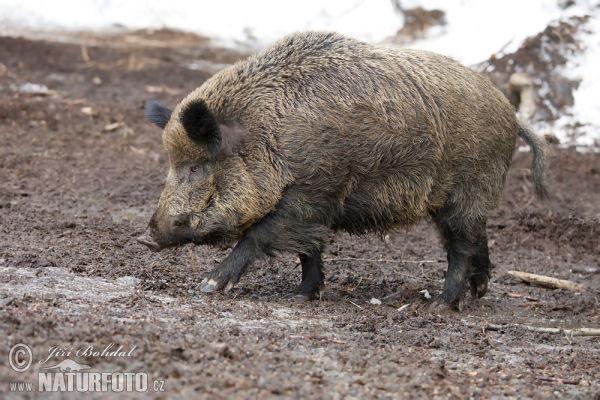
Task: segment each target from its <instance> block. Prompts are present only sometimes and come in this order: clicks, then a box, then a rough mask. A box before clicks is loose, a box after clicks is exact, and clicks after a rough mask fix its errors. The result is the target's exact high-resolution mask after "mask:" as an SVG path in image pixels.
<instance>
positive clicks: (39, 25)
mask: <svg viewBox="0 0 600 400" xmlns="http://www.w3.org/2000/svg"><path fill="white" fill-rule="evenodd" d="M400 4H401V6H402V7H404V8H412V7H418V6H420V7H423V8H424V9H427V10H431V9H434V8H438V9H441V10H443V11H444V12H445V13H446V20H447V22H448V23H447V25H446V26H444V27H436V28H434V29H431V30H430V32H429V34H428V35H427V37H426V38H425V39H423V40H420V41H418V42H415V43H412V44H411V45H410V47H413V48H420V49H426V50H431V51H436V52H439V53H443V54H446V55H449V56H451V57H454V58H456V59H458V60H459V61H461V62H463V63H465V64H467V65H473V64H474V63H478V62H481V61H484V60H486V59H488V58H489V57H490V56H491V55H492V54H496V53H498V52H499V51H500V50H502V51H503V53H510V52H513V51H515V50H516V49H518V48H519V46H521V44H522V43H523V40H524V39H525V38H527V37H528V36H533V35H536V34H537V33H539V32H541V31H542V30H543V29H544V28H545V27H546V26H547V25H548V24H549V23H550V22H552V21H556V20H559V19H564V18H567V17H569V16H573V15H577V16H583V15H591V19H590V22H589V24H588V29H589V33H583V34H580V38H581V40H582V42H583V43H584V47H585V49H584V52H583V53H582V54H580V55H579V56H578V57H576V58H574V59H572V60H570V64H569V65H568V66H567V67H566V68H565V71H566V72H568V75H569V77H570V78H572V79H576V80H581V84H580V86H579V88H578V89H577V90H576V91H575V93H574V98H575V106H574V107H572V108H571V109H570V110H568V113H569V114H571V115H565V116H563V117H562V118H561V119H559V120H558V121H557V122H556V123H555V124H553V125H552V126H534V128H536V129H537V130H539V131H540V132H552V133H553V134H555V135H557V136H558V137H559V139H561V141H562V142H563V143H566V142H567V141H568V140H569V138H571V137H572V136H573V135H572V134H573V129H572V128H570V127H569V126H572V125H573V123H574V122H579V123H582V124H583V125H584V126H582V127H579V128H577V129H576V135H575V136H576V139H575V141H574V142H573V143H571V144H575V145H578V146H581V145H587V146H589V145H594V146H596V147H600V101H599V100H598V96H597V93H600V5H599V2H598V0H577V1H576V3H575V5H573V6H570V7H568V8H566V9H561V8H560V7H559V0H503V1H491V0H400ZM115 25H120V26H124V27H126V28H130V29H142V28H162V27H168V28H174V29H181V30H185V31H191V32H195V33H198V34H201V35H204V36H208V37H210V38H212V39H214V40H216V41H217V43H219V44H221V45H229V46H242V45H243V46H250V47H251V48H258V47H261V46H264V45H265V44H267V43H269V42H272V41H273V40H275V39H277V38H279V37H281V36H283V35H285V34H288V33H291V32H294V31H298V30H307V29H327V30H336V31H338V32H342V33H345V34H348V35H350V36H354V37H357V38H360V39H363V40H366V41H370V42H382V41H384V40H385V39H386V38H388V37H390V36H393V35H395V34H396V32H397V31H398V30H399V29H400V28H401V27H402V25H403V17H402V14H401V13H397V12H396V11H395V10H394V7H393V4H392V0H303V1H287V2H284V1H274V0H254V1H241V0H218V1H216V0H197V1H193V2H192V1H186V0H170V1H165V0H130V1H118V0H55V1H47V0H0V34H9V35H20V34H27V33H28V32H36V33H39V32H58V31H65V30H66V31H82V30H96V31H102V30H110V29H111V27H114V26H115Z"/></svg>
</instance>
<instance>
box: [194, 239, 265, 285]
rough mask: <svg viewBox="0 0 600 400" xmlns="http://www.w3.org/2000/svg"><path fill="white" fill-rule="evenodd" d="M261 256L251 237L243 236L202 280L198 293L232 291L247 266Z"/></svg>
mask: <svg viewBox="0 0 600 400" xmlns="http://www.w3.org/2000/svg"><path fill="white" fill-rule="evenodd" d="M262 255H263V253H262V252H261V251H260V249H259V247H258V246H257V243H256V241H255V240H253V238H252V236H251V235H244V236H243V237H242V238H241V239H240V240H239V241H238V243H237V245H236V246H235V247H234V248H233V250H232V251H231V253H229V255H228V256H227V257H226V258H225V259H224V260H223V261H222V262H221V263H220V264H219V265H218V266H216V267H215V268H213V270H212V271H210V272H209V273H208V276H207V277H206V278H204V280H203V281H202V283H201V284H200V291H202V292H205V293H211V292H213V291H215V290H220V289H225V290H226V291H227V290H230V289H232V288H233V287H234V286H235V284H236V283H237V282H238V281H239V280H240V277H241V276H242V274H243V273H244V271H246V269H247V268H248V266H249V265H251V264H252V263H253V262H254V260H256V259H257V258H260V257H261V256H262Z"/></svg>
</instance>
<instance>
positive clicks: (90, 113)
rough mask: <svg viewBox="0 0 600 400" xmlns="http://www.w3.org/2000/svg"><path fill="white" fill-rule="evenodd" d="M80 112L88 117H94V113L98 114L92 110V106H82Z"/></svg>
mask: <svg viewBox="0 0 600 400" xmlns="http://www.w3.org/2000/svg"><path fill="white" fill-rule="evenodd" d="M81 112H82V113H84V114H85V115H87V116H90V117H95V116H96V115H98V113H97V112H96V111H94V109H93V108H92V107H83V108H82V109H81Z"/></svg>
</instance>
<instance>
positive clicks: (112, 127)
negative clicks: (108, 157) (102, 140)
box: [104, 122, 123, 132]
mask: <svg viewBox="0 0 600 400" xmlns="http://www.w3.org/2000/svg"><path fill="white" fill-rule="evenodd" d="M122 125H123V123H122V122H115V123H112V124H108V125H106V126H105V127H104V130H105V131H107V132H112V131H114V130H115V129H117V128H119V127H120V126H122Z"/></svg>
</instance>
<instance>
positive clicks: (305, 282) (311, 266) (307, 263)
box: [290, 249, 325, 301]
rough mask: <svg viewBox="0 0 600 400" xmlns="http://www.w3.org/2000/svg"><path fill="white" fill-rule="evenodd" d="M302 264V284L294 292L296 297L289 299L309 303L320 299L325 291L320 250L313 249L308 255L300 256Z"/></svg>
mask: <svg viewBox="0 0 600 400" xmlns="http://www.w3.org/2000/svg"><path fill="white" fill-rule="evenodd" d="M300 262H301V263H302V282H301V283H300V285H299V286H298V289H297V290H296V293H297V294H296V295H294V296H291V297H290V299H292V300H297V301H309V300H315V299H319V300H320V299H321V297H322V296H323V291H324V290H325V282H324V279H325V275H324V274H323V260H322V259H321V250H320V249H315V250H313V251H311V252H310V253H308V254H300Z"/></svg>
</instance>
